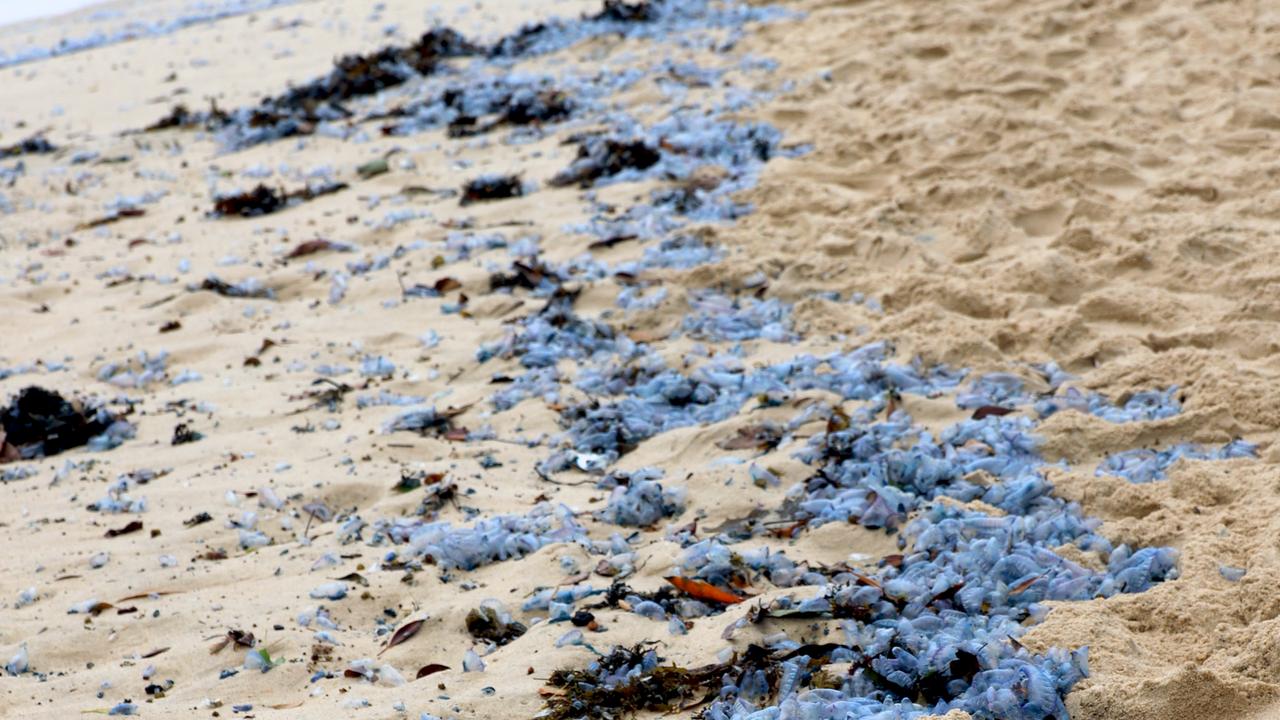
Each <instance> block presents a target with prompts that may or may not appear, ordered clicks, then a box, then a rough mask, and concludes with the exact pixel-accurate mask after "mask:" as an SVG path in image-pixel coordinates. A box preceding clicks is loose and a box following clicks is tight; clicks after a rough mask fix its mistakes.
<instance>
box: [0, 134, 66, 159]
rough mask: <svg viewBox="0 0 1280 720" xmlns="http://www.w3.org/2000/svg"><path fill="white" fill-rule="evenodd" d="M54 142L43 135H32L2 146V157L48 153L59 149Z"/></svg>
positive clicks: (0, 154)
mask: <svg viewBox="0 0 1280 720" xmlns="http://www.w3.org/2000/svg"><path fill="white" fill-rule="evenodd" d="M57 149H58V148H57V147H55V146H54V144H53V143H51V142H49V141H48V140H46V139H44V136H43V135H32V136H31V137H29V138H26V139H25V140H22V141H20V142H16V143H14V144H12V145H6V146H4V147H0V158H11V157H17V156H19V155H47V154H49V153H51V152H55V151H57Z"/></svg>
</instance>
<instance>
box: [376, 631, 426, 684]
mask: <svg viewBox="0 0 1280 720" xmlns="http://www.w3.org/2000/svg"><path fill="white" fill-rule="evenodd" d="M422 623H423V621H422V620H414V621H413V622H407V623H405V624H404V625H401V626H400V628H399V629H397V630H396V631H395V632H394V633H392V634H391V639H390V640H388V641H387V646H386V647H384V648H382V650H381V652H379V653H378V655H382V653H384V652H386V651H388V650H390V649H391V648H393V647H395V646H397V645H399V644H400V643H402V642H405V641H406V640H408V639H409V638H412V637H413V636H414V635H417V634H418V631H419V630H421V629H422ZM418 673H419V674H418V677H422V674H421V673H422V671H421V670H419V671H418Z"/></svg>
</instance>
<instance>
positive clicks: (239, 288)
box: [192, 275, 275, 300]
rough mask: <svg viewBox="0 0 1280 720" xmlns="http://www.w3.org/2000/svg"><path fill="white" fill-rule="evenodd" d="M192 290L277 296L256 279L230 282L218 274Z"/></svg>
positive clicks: (250, 296)
mask: <svg viewBox="0 0 1280 720" xmlns="http://www.w3.org/2000/svg"><path fill="white" fill-rule="evenodd" d="M192 290H205V291H208V292H212V293H217V294H218V295H221V296H223V297H229V298H249V299H263V300H270V299H271V298H274V297H275V292H274V291H273V290H272V289H271V288H269V287H264V286H262V285H260V284H258V283H256V282H254V281H251V280H246V281H243V282H238V283H229V282H227V281H225V280H222V279H220V278H218V277H217V276H216V275H210V276H209V277H207V278H205V279H204V280H203V281H202V282H201V283H200V284H199V285H195V286H192Z"/></svg>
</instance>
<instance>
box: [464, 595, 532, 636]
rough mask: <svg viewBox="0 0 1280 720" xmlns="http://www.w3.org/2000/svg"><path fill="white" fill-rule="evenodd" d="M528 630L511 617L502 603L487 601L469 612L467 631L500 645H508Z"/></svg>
mask: <svg viewBox="0 0 1280 720" xmlns="http://www.w3.org/2000/svg"><path fill="white" fill-rule="evenodd" d="M527 630H528V628H526V627H525V626H524V625H523V624H521V623H519V622H516V621H515V620H513V619H512V618H511V615H509V614H508V613H507V612H506V611H505V610H504V609H503V608H502V606H501V605H500V604H498V603H497V602H494V601H486V602H485V603H483V604H481V605H480V607H477V608H472V609H471V610H470V611H469V612H467V632H469V633H471V637H473V638H475V639H477V640H488V641H490V642H493V643H496V644H498V645H506V644H507V643H509V642H511V641H512V640H515V639H516V638H518V637H520V636H521V635H524V634H525V632H526V631H527Z"/></svg>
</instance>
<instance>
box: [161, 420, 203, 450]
mask: <svg viewBox="0 0 1280 720" xmlns="http://www.w3.org/2000/svg"><path fill="white" fill-rule="evenodd" d="M203 438H204V435H203V434H202V433H201V432H200V431H198V430H193V429H192V428H191V426H189V425H187V424H186V423H178V424H177V425H175V426H174V428H173V438H172V439H171V440H169V444H170V445H186V444H187V443H193V442H196V441H198V440H201V439H203Z"/></svg>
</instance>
